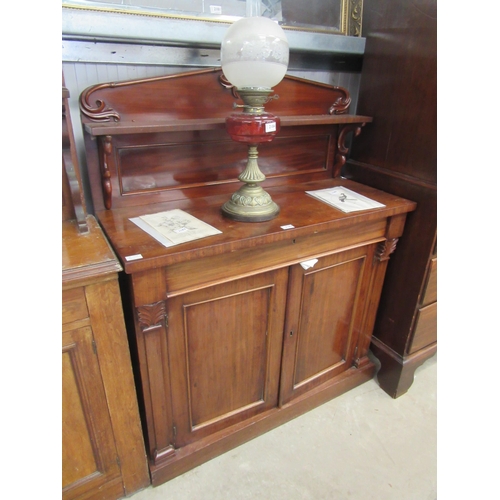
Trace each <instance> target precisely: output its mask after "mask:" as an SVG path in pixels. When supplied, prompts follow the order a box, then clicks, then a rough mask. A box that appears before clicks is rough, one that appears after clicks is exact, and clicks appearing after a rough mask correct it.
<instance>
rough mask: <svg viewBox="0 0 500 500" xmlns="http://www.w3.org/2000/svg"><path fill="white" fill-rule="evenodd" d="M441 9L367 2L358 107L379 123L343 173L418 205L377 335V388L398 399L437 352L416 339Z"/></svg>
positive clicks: (425, 2)
mask: <svg viewBox="0 0 500 500" xmlns="http://www.w3.org/2000/svg"><path fill="white" fill-rule="evenodd" d="M436 8H437V5H436V1H435V0H417V1H413V2H408V1H399V0H377V1H369V0H367V1H365V4H364V18H363V33H364V35H365V36H366V52H365V57H364V62H363V70H362V81H361V86H360V93H359V98H358V109H359V111H360V112H362V113H367V114H370V115H372V116H373V117H374V121H373V123H372V124H371V125H370V127H369V128H368V129H366V131H365V133H364V134H362V135H361V136H360V137H359V138H358V139H357V140H356V141H355V142H354V144H353V148H352V151H351V157H350V159H349V161H348V162H347V164H346V168H345V175H346V176H347V177H349V178H352V179H354V180H356V181H359V182H362V183H364V184H368V185H371V186H374V187H376V188H378V189H382V190H384V191H388V192H390V193H394V194H396V195H399V196H402V197H405V198H408V199H411V200H414V201H416V202H417V210H416V211H415V212H413V213H412V214H410V215H409V216H408V220H407V224H406V227H405V232H404V234H403V236H402V238H401V240H400V242H399V244H398V251H397V252H396V254H395V255H394V258H393V259H391V262H390V263H389V266H388V269H387V276H386V281H385V284H384V289H383V293H382V297H381V300H380V308H379V311H378V314H377V320H376V324H375V329H374V346H373V347H374V351H375V352H376V353H377V354H378V355H379V356H380V359H381V360H382V368H381V370H380V372H379V382H381V385H382V387H384V388H385V389H386V390H387V392H389V393H390V394H391V395H393V396H395V397H396V396H398V395H401V394H403V393H404V392H405V391H406V390H407V389H408V387H409V386H410V385H411V381H412V379H413V371H414V370H415V368H416V367H417V366H418V365H419V364H421V363H422V362H423V361H424V360H425V359H426V357H428V356H430V355H432V354H433V352H435V350H436V343H435V341H434V342H432V341H431V342H430V343H429V344H427V343H426V342H425V341H424V340H418V339H416V338H415V335H416V334H415V318H416V315H417V313H418V310H419V308H420V307H421V306H422V304H421V300H422V298H423V297H424V295H425V284H426V283H427V276H428V268H429V265H430V259H431V256H432V254H433V250H434V247H435V242H436V227H437V185H436V182H437V123H436V121H437V120H436V119H437V105H436V104H437V98H436V96H437V88H436V84H437V72H436V62H437V51H436V39H437V27H436V24H437V22H436V21H437V19H436ZM434 333H435V332H434ZM417 334H418V332H417ZM432 338H433V335H426V339H427V340H429V339H432ZM434 339H435V334H434ZM412 342H413V345H414V346H418V347H419V348H420V349H422V350H425V352H424V351H422V352H421V353H416V351H415V347H414V348H413V349H411V344H412ZM410 349H411V354H412V355H414V356H413V357H409V355H410ZM416 354H418V356H417V355H416ZM387 360H388V361H387ZM389 365H390V368H387V370H386V366H389ZM404 370H406V371H407V372H408V373H406V374H404V373H403V371H404ZM388 372H390V373H388Z"/></svg>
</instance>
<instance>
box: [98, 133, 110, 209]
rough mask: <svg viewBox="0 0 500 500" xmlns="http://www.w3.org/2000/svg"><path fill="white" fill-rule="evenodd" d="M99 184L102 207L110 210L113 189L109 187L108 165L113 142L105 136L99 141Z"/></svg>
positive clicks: (108, 136)
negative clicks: (100, 184) (102, 198)
mask: <svg viewBox="0 0 500 500" xmlns="http://www.w3.org/2000/svg"><path fill="white" fill-rule="evenodd" d="M101 141H102V142H101V155H102V158H101V183H102V193H103V196H104V206H105V207H106V208H107V209H108V210H109V209H110V208H111V196H112V194H113V188H112V185H111V172H110V170H109V163H110V160H111V155H112V154H113V142H112V137H111V136H110V135H106V136H104V137H103V138H102V139H101Z"/></svg>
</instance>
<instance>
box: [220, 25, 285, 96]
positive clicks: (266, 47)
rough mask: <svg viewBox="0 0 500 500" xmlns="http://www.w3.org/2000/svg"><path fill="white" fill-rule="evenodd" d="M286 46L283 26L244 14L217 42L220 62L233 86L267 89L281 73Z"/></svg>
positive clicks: (278, 78)
mask: <svg viewBox="0 0 500 500" xmlns="http://www.w3.org/2000/svg"><path fill="white" fill-rule="evenodd" d="M288 56H289V47H288V40H287V38H286V35H285V32H284V31H283V28H281V26H280V25H279V24H277V23H276V22H274V21H272V20H271V19H269V18H267V17H260V16H257V17H244V18H242V19H239V20H238V21H236V22H235V23H234V24H232V25H231V26H230V28H229V29H228V30H227V33H226V35H225V37H224V39H223V40H222V44H221V66H222V71H223V73H224V75H225V77H226V78H227V79H228V80H229V82H230V83H232V84H233V85H234V86H235V87H236V88H237V89H245V88H265V89H271V88H272V87H274V86H275V85H277V84H278V83H279V82H281V80H282V79H283V77H284V76H285V73H286V70H287V68H288Z"/></svg>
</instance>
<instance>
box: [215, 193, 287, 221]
mask: <svg viewBox="0 0 500 500" xmlns="http://www.w3.org/2000/svg"><path fill="white" fill-rule="evenodd" d="M279 212H280V207H279V206H278V205H277V204H276V203H275V202H274V201H273V200H272V199H271V196H270V195H269V194H268V193H267V192H266V191H264V189H262V188H261V187H260V186H258V185H252V186H249V185H245V186H243V187H241V188H240V189H239V190H238V191H236V193H234V194H233V195H232V196H231V199H230V200H229V201H227V202H226V203H224V205H223V206H222V213H223V214H224V215H225V216H226V217H228V218H229V219H233V220H237V221H240V222H263V221H266V220H271V219H274V218H275V217H276V216H277V215H278V214H279Z"/></svg>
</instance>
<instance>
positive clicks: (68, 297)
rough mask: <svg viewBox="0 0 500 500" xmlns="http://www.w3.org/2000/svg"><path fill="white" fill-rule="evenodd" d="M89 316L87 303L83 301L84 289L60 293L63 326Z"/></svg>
mask: <svg viewBox="0 0 500 500" xmlns="http://www.w3.org/2000/svg"><path fill="white" fill-rule="evenodd" d="M88 315H89V312H88V309H87V301H86V300H85V289H84V288H83V287H81V288H73V289H71V290H64V291H63V293H62V322H63V325H64V324H66V323H71V322H73V321H77V320H79V319H84V318H87V317H88Z"/></svg>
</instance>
